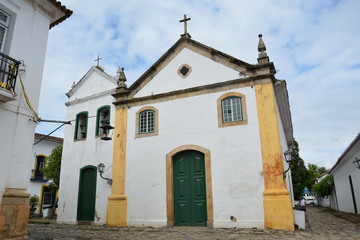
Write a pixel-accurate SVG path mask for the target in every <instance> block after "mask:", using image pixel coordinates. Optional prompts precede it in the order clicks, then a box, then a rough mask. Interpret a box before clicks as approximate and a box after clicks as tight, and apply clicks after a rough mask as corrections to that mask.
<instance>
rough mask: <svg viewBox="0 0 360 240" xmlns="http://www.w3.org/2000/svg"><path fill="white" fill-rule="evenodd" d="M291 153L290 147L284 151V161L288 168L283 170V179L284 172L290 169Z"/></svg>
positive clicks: (284, 176)
mask: <svg viewBox="0 0 360 240" xmlns="http://www.w3.org/2000/svg"><path fill="white" fill-rule="evenodd" d="M291 153H292V151H291V150H290V149H288V150H286V151H285V152H284V157H285V161H286V162H287V163H288V164H289V167H288V169H286V170H285V171H283V179H285V178H286V173H287V172H288V171H289V170H290V162H291V161H292V155H291Z"/></svg>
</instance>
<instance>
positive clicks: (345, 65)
mask: <svg viewBox="0 0 360 240" xmlns="http://www.w3.org/2000/svg"><path fill="white" fill-rule="evenodd" d="M61 2H62V3H63V4H64V5H66V6H67V7H68V8H69V9H71V10H73V11H74V14H73V15H72V16H71V17H70V18H69V19H67V20H66V21H65V22H63V23H61V24H60V25H58V26H56V27H54V28H53V29H51V31H50V33H49V41H48V48H47V56H46V62H45V68H44V75H43V84H42V92H41V96H40V105H39V115H40V117H42V118H43V119H59V120H66V107H65V105H64V103H65V102H66V101H67V97H66V96H65V93H66V92H68V90H69V89H70V87H71V85H72V83H73V82H77V81H79V80H80V79H81V77H82V76H83V75H84V74H85V73H86V72H87V71H88V70H89V69H90V67H91V66H93V65H95V64H96V62H95V59H96V58H97V56H98V55H100V57H102V60H101V61H100V65H101V66H102V67H104V69H105V72H107V73H108V74H109V75H113V76H115V74H116V70H117V67H118V66H121V67H124V68H125V73H126V76H127V79H128V85H130V84H131V83H132V82H134V81H135V80H136V79H137V78H138V77H139V76H140V75H141V74H142V73H143V72H145V71H146V70H147V68H149V67H150V66H151V65H152V64H153V63H154V62H155V61H156V60H157V59H158V58H159V57H160V56H161V55H162V54H163V53H164V52H165V51H167V50H168V49H169V48H170V47H171V46H172V45H173V44H174V43H175V42H176V41H177V40H178V39H179V37H180V34H182V33H183V25H182V24H180V23H179V20H180V19H182V18H183V16H184V14H187V16H188V17H191V21H189V22H188V31H189V33H190V34H191V36H192V38H193V39H194V40H196V41H199V42H201V43H204V44H206V45H208V46H210V47H212V48H215V49H217V50H220V51H222V52H225V53H227V54H229V55H232V56H234V57H236V58H238V59H241V60H243V61H246V62H248V63H251V64H256V63H257V61H256V59H257V54H258V52H257V43H258V34H259V33H262V34H263V40H264V42H265V44H266V47H267V53H268V55H269V57H270V60H271V61H273V62H274V63H275V67H276V69H277V70H278V72H277V74H276V77H277V78H278V79H285V80H286V81H287V86H288V91H289V98H290V107H291V114H292V120H293V126H294V136H295V139H296V140H297V141H298V142H299V146H300V155H301V157H302V158H303V159H304V161H305V162H306V163H314V164H317V165H319V166H325V167H327V168H330V167H332V165H333V164H334V163H335V162H336V160H337V159H338V157H339V156H340V155H341V154H342V153H343V151H344V150H345V149H346V147H347V146H348V145H349V144H350V142H351V141H352V140H353V139H354V138H355V136H356V135H357V134H358V133H359V131H360V108H359V102H360V77H359V76H360V27H359V23H360V14H359V12H360V1H357V0H337V1H334V0H333V1H331V0H322V1H312V0H292V1H287V0H253V1H245V0H211V1H209V0H192V1H187V0H176V1H175V0H167V1H160V0H154V1H144V0H132V1H117V0H106V1H98V0H88V1H86V4H84V1H73V0H62V1H61ZM56 127H57V125H56V124H49V123H40V124H39V125H38V128H37V132H39V133H43V134H47V133H50V132H51V131H52V130H53V129H55V128H56ZM62 134H63V131H57V132H56V133H55V134H54V135H55V136H59V137H62Z"/></svg>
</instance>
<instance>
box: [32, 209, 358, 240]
mask: <svg viewBox="0 0 360 240" xmlns="http://www.w3.org/2000/svg"><path fill="white" fill-rule="evenodd" d="M306 218H307V223H306V230H305V231H304V230H296V231H295V232H287V231H277V230H260V229H209V228H197V227H196V228H194V227H186V228H184V227H173V228H150V227H144V228H139V227H124V228H117V227H115V228H110V227H106V226H84V225H82V226H79V225H65V224H56V223H49V224H44V223H35V222H33V221H30V224H29V239H30V240H39V239H44V240H45V239H46V240H50V239H67V240H71V239H73V240H79V239H87V240H90V239H91V240H95V239H109V240H110V239H134V240H143V239H171V240H195V239H201V240H216V239H219V240H220V239H229V240H235V239H265V240H267V239H317V240H323V239H360V228H359V224H360V215H359V214H348V213H342V212H337V211H333V210H330V209H327V208H322V207H308V208H307V212H306Z"/></svg>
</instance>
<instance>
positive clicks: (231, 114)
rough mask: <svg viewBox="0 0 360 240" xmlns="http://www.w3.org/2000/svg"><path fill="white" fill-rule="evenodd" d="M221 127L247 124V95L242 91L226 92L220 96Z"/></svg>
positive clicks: (218, 106)
mask: <svg viewBox="0 0 360 240" xmlns="http://www.w3.org/2000/svg"><path fill="white" fill-rule="evenodd" d="M217 108H218V124H219V127H228V126H235V125H243V124H247V117H246V105H245V96H244V95H243V94H240V93H236V92H231V93H226V94H224V95H222V96H221V97H219V98H218V100H217Z"/></svg>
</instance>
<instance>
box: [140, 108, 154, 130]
mask: <svg viewBox="0 0 360 240" xmlns="http://www.w3.org/2000/svg"><path fill="white" fill-rule="evenodd" d="M139 117H140V126H139V130H140V131H139V133H140V134H142V133H152V132H154V130H155V126H154V123H155V112H154V111H152V110H145V111H143V112H141V113H140V116H139Z"/></svg>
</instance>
